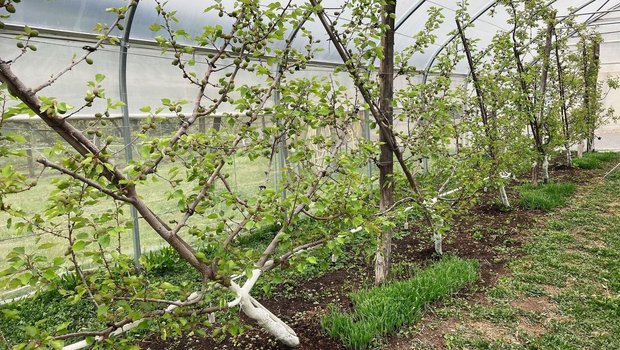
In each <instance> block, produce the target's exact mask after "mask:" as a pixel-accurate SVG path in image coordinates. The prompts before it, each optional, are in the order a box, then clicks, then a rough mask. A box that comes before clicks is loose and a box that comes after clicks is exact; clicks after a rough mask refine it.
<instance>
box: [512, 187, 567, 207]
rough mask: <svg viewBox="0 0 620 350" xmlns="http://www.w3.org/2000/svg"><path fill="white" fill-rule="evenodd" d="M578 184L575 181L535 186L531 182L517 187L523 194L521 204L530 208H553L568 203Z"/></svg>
mask: <svg viewBox="0 0 620 350" xmlns="http://www.w3.org/2000/svg"><path fill="white" fill-rule="evenodd" d="M576 189H577V186H576V185H575V184H574V183H570V182H569V183H552V184H546V185H538V186H536V187H533V186H532V185H530V184H526V185H521V186H519V187H517V191H519V193H520V194H521V200H520V204H521V206H522V207H525V208H528V209H540V210H552V209H555V208H557V207H562V206H564V205H565V204H566V202H567V201H568V199H569V198H570V196H571V195H572V194H573V193H574V192H575V190H576Z"/></svg>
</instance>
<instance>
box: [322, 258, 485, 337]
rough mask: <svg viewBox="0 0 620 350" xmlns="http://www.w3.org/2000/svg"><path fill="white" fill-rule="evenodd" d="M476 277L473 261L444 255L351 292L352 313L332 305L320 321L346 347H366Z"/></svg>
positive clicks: (475, 263) (476, 269) (415, 317)
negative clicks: (408, 274) (410, 273)
mask: <svg viewBox="0 0 620 350" xmlns="http://www.w3.org/2000/svg"><path fill="white" fill-rule="evenodd" d="M477 279H478V263H477V262H476V261H473V260H461V259H459V258H446V259H443V260H441V261H440V262H437V263H435V264H433V265H432V266H430V267H428V268H426V269H423V270H420V271H419V272H418V273H417V274H416V275H415V276H414V277H413V278H410V279H407V280H403V281H396V282H390V283H387V284H385V285H383V286H380V287H377V288H372V289H368V290H362V291H358V292H354V293H352V294H351V295H350V297H351V300H352V302H353V305H354V310H353V311H352V313H347V312H342V311H339V310H335V309H332V310H331V312H330V314H329V315H327V316H325V317H324V318H323V319H322V320H321V324H322V326H323V328H324V329H325V330H327V332H328V333H329V334H330V336H332V337H335V338H339V339H340V340H341V341H342V343H343V344H345V345H346V346H347V347H349V348H351V349H368V348H369V347H370V346H371V345H372V344H373V342H374V341H375V340H377V338H378V337H379V336H381V335H385V334H388V333H391V332H394V331H395V330H397V329H398V328H399V327H401V326H403V325H405V324H408V323H411V322H413V321H415V320H417V319H418V318H419V317H420V314H421V312H422V309H423V308H424V306H425V305H428V304H429V303H431V302H433V301H435V300H438V299H440V298H443V297H446V296H448V295H450V294H451V293H454V292H456V291H458V290H459V289H461V288H463V287H464V286H466V285H468V284H470V283H472V282H473V281H475V280H477Z"/></svg>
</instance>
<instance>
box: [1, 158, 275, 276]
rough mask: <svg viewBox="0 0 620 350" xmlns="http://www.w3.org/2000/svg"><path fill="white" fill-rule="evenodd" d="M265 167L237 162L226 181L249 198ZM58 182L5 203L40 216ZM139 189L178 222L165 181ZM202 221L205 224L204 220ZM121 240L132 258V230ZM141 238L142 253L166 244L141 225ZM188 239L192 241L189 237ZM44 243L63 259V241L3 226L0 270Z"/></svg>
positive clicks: (100, 207) (97, 209)
mask: <svg viewBox="0 0 620 350" xmlns="http://www.w3.org/2000/svg"><path fill="white" fill-rule="evenodd" d="M267 167H268V164H267V161H266V160H261V159H258V160H256V161H250V160H249V159H247V158H238V159H236V161H235V163H234V164H231V165H228V166H227V167H226V168H225V171H226V172H229V173H231V174H233V175H231V177H230V180H229V181H230V183H231V186H232V187H233V189H234V190H238V192H239V194H240V195H241V196H246V195H247V196H250V195H252V194H254V193H256V192H258V188H259V185H263V184H264V183H265V181H264V179H265V170H267ZM171 168H172V163H169V164H164V165H163V166H162V167H160V172H161V173H162V174H164V175H166V174H167V172H168V170H169V169H171ZM273 176H274V174H273V173H272V174H271V177H272V178H273ZM57 178H59V176H58V175H53V176H45V177H42V178H41V179H40V180H39V182H38V184H37V186H35V187H34V188H32V189H31V190H29V191H26V192H23V193H19V194H16V195H10V196H8V202H9V203H11V204H12V205H13V206H14V207H16V208H17V207H18V208H20V209H23V210H24V211H25V212H26V213H29V214H34V213H42V212H43V211H44V210H45V207H46V204H47V203H46V200H45V199H47V197H48V195H49V194H50V193H51V192H52V191H53V190H54V189H55V185H54V183H53V181H54V179H57ZM194 185H195V184H194V183H187V182H182V183H181V184H180V185H179V188H181V189H182V190H184V191H185V192H186V193H188V192H190V191H191V189H192V187H193V186H194ZM267 186H269V187H271V186H273V180H270V181H269V182H268V183H267ZM138 187H139V188H138V192H139V193H142V194H148V197H145V198H144V200H145V202H146V203H147V204H149V206H150V207H151V209H152V210H153V211H154V212H156V213H158V214H160V215H161V216H162V218H163V219H164V220H166V221H171V220H178V216H179V215H181V214H182V213H181V212H180V211H179V210H177V209H176V208H177V202H176V199H174V198H173V199H168V198H167V195H166V193H167V192H168V191H170V190H171V189H172V188H171V187H170V185H169V184H167V183H165V182H164V181H157V182H154V181H149V182H147V183H145V184H142V185H139V186H138ZM219 187H221V186H219ZM219 187H218V188H219ZM112 207H113V203H112V201H110V200H104V201H101V202H99V203H97V204H96V205H94V206H92V207H89V208H87V209H86V211H87V213H88V214H97V213H103V212H105V211H106V210H108V209H110V208H112ZM219 209H222V210H225V209H226V207H225V206H224V205H221V207H220V208H219ZM125 217H126V218H127V219H129V210H127V209H126V210H125ZM8 218H9V216H8V215H7V214H5V213H0V222H2V223H4V222H6V221H7V220H8ZM204 220H205V221H206V220H207V219H204ZM14 222H16V220H14ZM121 236H122V237H121V242H122V247H123V252H124V253H127V254H132V252H133V250H132V248H131V247H132V235H131V230H126V231H125V232H124V234H122V235H121ZM140 238H141V243H142V250H143V251H150V250H156V249H159V248H160V247H162V246H165V245H166V243H165V241H164V240H163V239H161V238H160V237H159V236H158V235H157V234H156V233H155V231H154V230H152V229H151V228H150V227H149V226H148V225H147V224H146V223H145V222H144V221H140ZM188 238H189V239H191V237H188ZM37 239H39V241H38V242H37ZM43 243H58V244H57V246H55V247H53V248H52V249H50V250H49V252H50V255H51V256H63V253H64V249H65V246H64V245H65V244H66V241H64V240H61V239H59V238H57V237H53V236H51V235H43V236H40V237H38V236H35V235H20V234H19V233H18V232H17V231H16V230H15V229H14V228H13V227H12V228H10V229H7V228H6V227H5V226H4V225H2V227H1V228H0V269H2V268H4V267H6V265H5V264H6V262H5V259H4V257H5V256H6V255H7V254H8V253H9V252H10V251H11V250H13V248H15V247H20V246H21V247H26V248H34V247H36V246H37V245H39V244H43Z"/></svg>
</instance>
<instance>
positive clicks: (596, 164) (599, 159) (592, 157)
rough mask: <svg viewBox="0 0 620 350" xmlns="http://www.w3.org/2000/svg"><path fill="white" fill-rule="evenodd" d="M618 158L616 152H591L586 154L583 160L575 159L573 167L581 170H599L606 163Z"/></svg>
mask: <svg viewBox="0 0 620 350" xmlns="http://www.w3.org/2000/svg"><path fill="white" fill-rule="evenodd" d="M617 157H618V154H617V153H615V152H591V153H585V154H584V155H583V157H581V158H575V159H573V165H574V166H576V167H577V168H581V169H599V168H600V167H601V166H602V165H603V164H604V163H606V162H610V161H612V160H614V159H616V158H617Z"/></svg>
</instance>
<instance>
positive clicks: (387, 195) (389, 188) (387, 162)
mask: <svg viewBox="0 0 620 350" xmlns="http://www.w3.org/2000/svg"><path fill="white" fill-rule="evenodd" d="M383 10H384V11H383V18H382V20H383V25H384V26H385V27H386V32H385V34H384V36H383V38H382V39H381V44H382V46H383V59H382V60H381V69H380V71H379V82H380V84H381V86H380V89H381V91H380V93H381V100H380V101H379V108H380V111H381V114H382V117H383V119H384V121H385V124H387V125H388V126H389V127H390V128H391V127H392V125H393V124H394V115H393V113H394V110H393V108H392V99H393V97H394V74H393V73H394V14H395V12H396V0H388V1H387V2H386V4H385V5H384V7H383ZM388 137H390V135H387V134H385V133H383V132H382V133H381V134H380V135H379V141H380V142H381V156H380V158H379V187H380V188H381V211H384V210H386V209H388V208H390V207H391V206H392V205H393V204H394V155H393V150H392V149H391V148H390V145H389V143H388V142H387V140H386V138H388ZM391 255H392V231H391V230H390V229H385V230H384V231H382V232H381V235H380V237H379V244H378V247H377V253H376V256H375V284H377V285H378V284H381V283H383V282H385V280H386V278H387V276H388V274H389V272H390V258H391Z"/></svg>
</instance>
